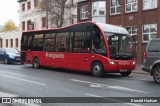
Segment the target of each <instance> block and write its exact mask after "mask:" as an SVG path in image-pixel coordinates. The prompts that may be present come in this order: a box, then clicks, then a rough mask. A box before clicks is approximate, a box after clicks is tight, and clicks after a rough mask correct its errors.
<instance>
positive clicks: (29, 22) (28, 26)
mask: <svg viewBox="0 0 160 106" xmlns="http://www.w3.org/2000/svg"><path fill="white" fill-rule="evenodd" d="M30 24H31V20H28V21H27V30H30Z"/></svg>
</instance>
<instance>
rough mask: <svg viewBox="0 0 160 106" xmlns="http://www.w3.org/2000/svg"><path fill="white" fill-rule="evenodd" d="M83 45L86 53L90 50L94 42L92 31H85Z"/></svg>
mask: <svg viewBox="0 0 160 106" xmlns="http://www.w3.org/2000/svg"><path fill="white" fill-rule="evenodd" d="M82 44H83V46H82V49H83V51H82V52H84V53H89V52H90V48H91V44H92V40H91V38H90V32H84V37H83V43H82Z"/></svg>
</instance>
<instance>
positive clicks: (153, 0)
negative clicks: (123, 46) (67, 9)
mask: <svg viewBox="0 0 160 106" xmlns="http://www.w3.org/2000/svg"><path fill="white" fill-rule="evenodd" d="M77 20H78V22H82V21H96V22H103V23H109V24H114V25H121V26H123V27H125V28H126V29H127V30H128V31H129V32H130V34H131V35H132V37H133V40H134V44H135V56H136V59H137V63H142V62H143V51H144V50H145V48H146V44H147V42H148V40H149V39H152V38H156V37H160V30H157V29H160V1H159V0H79V2H78V6H77Z"/></svg>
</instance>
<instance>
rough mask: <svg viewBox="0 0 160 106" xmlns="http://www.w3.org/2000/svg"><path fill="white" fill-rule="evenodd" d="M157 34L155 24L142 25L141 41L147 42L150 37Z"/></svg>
mask: <svg viewBox="0 0 160 106" xmlns="http://www.w3.org/2000/svg"><path fill="white" fill-rule="evenodd" d="M156 36H157V24H146V25H143V36H142V40H143V42H147V41H148V40H150V39H152V38H156Z"/></svg>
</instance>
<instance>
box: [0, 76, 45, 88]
mask: <svg viewBox="0 0 160 106" xmlns="http://www.w3.org/2000/svg"><path fill="white" fill-rule="evenodd" d="M1 76H3V77H8V78H12V79H17V80H21V81H25V82H30V83H34V84H38V85H43V86H45V85H46V84H43V83H39V82H35V81H31V80H26V79H22V78H18V77H13V76H8V75H1Z"/></svg>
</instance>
